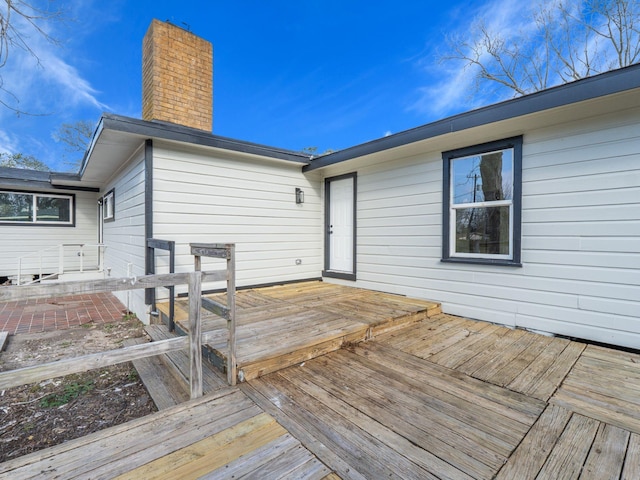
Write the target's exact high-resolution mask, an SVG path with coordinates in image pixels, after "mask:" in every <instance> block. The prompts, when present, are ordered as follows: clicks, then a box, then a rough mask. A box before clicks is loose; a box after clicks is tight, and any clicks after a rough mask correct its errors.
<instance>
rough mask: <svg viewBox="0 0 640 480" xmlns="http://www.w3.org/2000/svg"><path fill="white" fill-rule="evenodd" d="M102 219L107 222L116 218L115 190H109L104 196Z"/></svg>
mask: <svg viewBox="0 0 640 480" xmlns="http://www.w3.org/2000/svg"><path fill="white" fill-rule="evenodd" d="M102 219H103V220H104V221H105V222H113V221H114V220H115V219H116V194H115V190H114V189H111V190H109V191H108V192H107V193H106V194H105V196H104V197H102Z"/></svg>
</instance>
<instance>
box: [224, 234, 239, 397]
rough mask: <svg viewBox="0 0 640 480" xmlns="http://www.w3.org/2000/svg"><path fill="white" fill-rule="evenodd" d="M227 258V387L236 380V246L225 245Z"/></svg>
mask: <svg viewBox="0 0 640 480" xmlns="http://www.w3.org/2000/svg"><path fill="white" fill-rule="evenodd" d="M227 249H228V253H229V256H228V257H227V308H228V309H229V316H228V317H226V318H227V327H228V329H229V344H228V347H227V355H228V358H227V379H228V381H229V385H235V384H236V379H237V378H238V364H237V361H236V246H235V244H229V245H227Z"/></svg>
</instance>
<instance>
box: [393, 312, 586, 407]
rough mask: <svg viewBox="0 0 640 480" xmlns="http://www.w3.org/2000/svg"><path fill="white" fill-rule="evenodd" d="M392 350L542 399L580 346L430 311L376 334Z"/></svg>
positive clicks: (571, 361)
mask: <svg viewBox="0 0 640 480" xmlns="http://www.w3.org/2000/svg"><path fill="white" fill-rule="evenodd" d="M381 340H382V341H383V342H384V343H386V344H389V345H392V346H393V347H394V348H396V349H398V350H401V351H403V352H406V353H410V354H412V355H415V356H417V357H420V358H423V359H426V360H429V361H430V362H433V363H437V364H438V365H441V366H443V367H448V368H454V369H456V370H458V371H460V372H462V373H465V374H467V375H470V376H473V377H475V378H477V379H479V380H483V381H486V382H489V383H493V384H494V385H498V386H501V387H507V388H509V389H511V390H515V391H517V392H520V393H524V394H527V395H530V396H533V397H534V398H538V399H540V400H548V399H549V397H550V396H551V395H552V394H553V393H554V392H555V391H556V389H557V388H558V386H559V385H560V383H561V382H562V380H563V379H564V378H565V377H566V375H567V373H568V372H569V370H570V369H571V367H572V366H573V364H574V363H575V361H576V360H577V358H578V357H579V356H580V353H581V352H582V350H583V349H584V347H585V346H584V344H582V343H577V342H570V341H568V340H565V339H561V338H551V337H545V336H542V335H536V334H533V333H530V332H525V331H524V330H512V329H509V328H506V327H500V326H497V325H491V324H488V323H485V322H477V321H472V320H468V319H464V318H461V317H455V316H453V315H447V314H441V315H435V316H433V317H431V318H429V319H427V320H425V321H422V322H420V323H419V324H416V325H411V326H409V327H408V328H405V329H403V330H401V331H399V332H393V333H391V334H387V335H385V336H383V337H381Z"/></svg>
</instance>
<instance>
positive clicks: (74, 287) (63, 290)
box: [0, 270, 227, 302]
mask: <svg viewBox="0 0 640 480" xmlns="http://www.w3.org/2000/svg"><path fill="white" fill-rule="evenodd" d="M202 275H203V276H202V281H203V282H219V281H222V280H226V278H227V272H226V271H224V270H213V271H208V272H203V274H202ZM187 283H189V273H167V274H162V275H143V276H140V277H123V278H105V279H101V280H78V281H73V282H60V283H47V284H41V285H26V286H11V287H3V288H0V302H9V301H17V300H28V299H35V298H47V297H64V296H66V295H80V294H85V293H99V292H115V291H122V290H135V289H139V288H155V287H166V286H170V285H185V284H187Z"/></svg>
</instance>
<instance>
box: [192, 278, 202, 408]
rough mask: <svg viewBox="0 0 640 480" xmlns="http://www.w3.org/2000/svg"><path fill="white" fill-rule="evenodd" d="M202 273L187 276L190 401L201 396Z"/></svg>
mask: <svg viewBox="0 0 640 480" xmlns="http://www.w3.org/2000/svg"><path fill="white" fill-rule="evenodd" d="M201 308H202V272H199V271H196V272H191V273H190V274H189V363H190V368H189V385H190V389H191V399H192V400H193V399H194V398H198V397H201V396H202V324H201V322H200V310H201Z"/></svg>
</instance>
